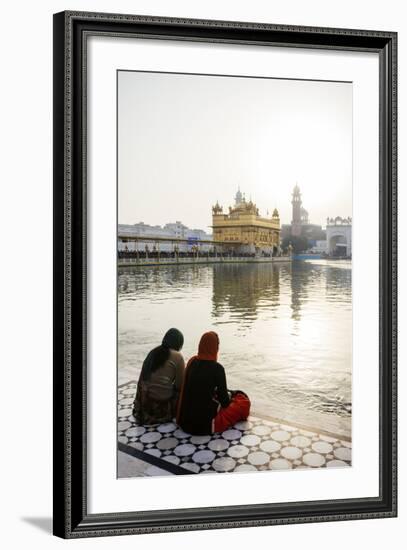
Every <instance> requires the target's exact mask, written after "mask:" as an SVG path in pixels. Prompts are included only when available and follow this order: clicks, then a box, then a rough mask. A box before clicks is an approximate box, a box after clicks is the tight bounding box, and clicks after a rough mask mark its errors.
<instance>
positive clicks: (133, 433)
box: [126, 426, 146, 437]
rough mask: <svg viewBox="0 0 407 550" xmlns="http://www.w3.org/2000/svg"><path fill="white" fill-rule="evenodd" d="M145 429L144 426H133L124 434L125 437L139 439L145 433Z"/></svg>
mask: <svg viewBox="0 0 407 550" xmlns="http://www.w3.org/2000/svg"><path fill="white" fill-rule="evenodd" d="M145 431H146V429H145V427H144V426H134V428H129V429H128V430H127V432H126V435H127V437H140V435H143V433H145Z"/></svg>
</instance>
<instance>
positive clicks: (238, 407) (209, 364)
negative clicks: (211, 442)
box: [177, 332, 250, 435]
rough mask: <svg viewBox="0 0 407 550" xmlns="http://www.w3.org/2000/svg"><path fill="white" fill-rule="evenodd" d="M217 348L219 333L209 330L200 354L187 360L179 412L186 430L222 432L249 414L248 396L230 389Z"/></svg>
mask: <svg viewBox="0 0 407 550" xmlns="http://www.w3.org/2000/svg"><path fill="white" fill-rule="evenodd" d="M218 350H219V337H218V335H217V334H216V332H206V333H205V334H204V335H203V336H202V338H201V340H200V342H199V348H198V355H195V356H194V357H192V358H191V359H190V360H189V361H188V365H187V368H186V370H185V375H184V384H183V387H182V390H181V397H180V401H179V406H178V412H177V423H178V424H179V426H181V428H182V429H183V430H184V431H185V432H187V433H190V434H194V435H209V434H212V433H214V432H223V431H224V430H226V429H227V428H230V427H231V426H233V425H234V424H235V423H236V422H238V421H239V420H246V418H247V417H248V416H249V412H250V400H249V398H248V397H247V395H246V394H245V393H243V392H241V391H235V392H228V390H227V386H226V376H225V369H224V368H223V367H222V365H221V364H220V363H218V362H217V358H218Z"/></svg>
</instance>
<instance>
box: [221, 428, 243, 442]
mask: <svg viewBox="0 0 407 550" xmlns="http://www.w3.org/2000/svg"><path fill="white" fill-rule="evenodd" d="M241 435H242V432H241V431H240V430H226V432H223V433H222V437H223V438H224V439H227V440H228V441H233V440H234V439H240V436H241Z"/></svg>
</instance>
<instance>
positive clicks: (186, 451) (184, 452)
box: [174, 443, 196, 456]
mask: <svg viewBox="0 0 407 550" xmlns="http://www.w3.org/2000/svg"><path fill="white" fill-rule="evenodd" d="M195 451H196V447H195V445H191V444H190V443H184V444H183V445H178V447H175V449H174V453H175V454H176V455H177V456H189V455H192V454H193V453H194V452H195Z"/></svg>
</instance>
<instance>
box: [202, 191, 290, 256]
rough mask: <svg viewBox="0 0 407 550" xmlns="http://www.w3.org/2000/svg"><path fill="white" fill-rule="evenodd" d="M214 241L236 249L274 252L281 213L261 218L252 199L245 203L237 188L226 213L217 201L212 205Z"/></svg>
mask: <svg viewBox="0 0 407 550" xmlns="http://www.w3.org/2000/svg"><path fill="white" fill-rule="evenodd" d="M212 228H213V240H214V241H216V242H221V243H222V244H224V245H230V246H228V248H233V249H234V250H236V251H237V252H243V253H245V252H247V253H259V252H263V253H266V254H275V253H276V252H277V251H278V250H279V246H280V216H279V213H278V211H277V209H274V211H273V214H272V216H271V217H262V216H260V214H259V209H258V208H257V206H256V204H254V203H253V202H252V201H251V200H250V201H248V202H246V199H245V196H244V195H242V193H241V192H240V189H239V190H238V192H237V193H236V197H235V204H234V206H233V207H231V206H229V213H228V214H225V213H224V212H223V207H222V206H220V205H219V203H218V202H216V204H215V205H214V206H213V207H212Z"/></svg>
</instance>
